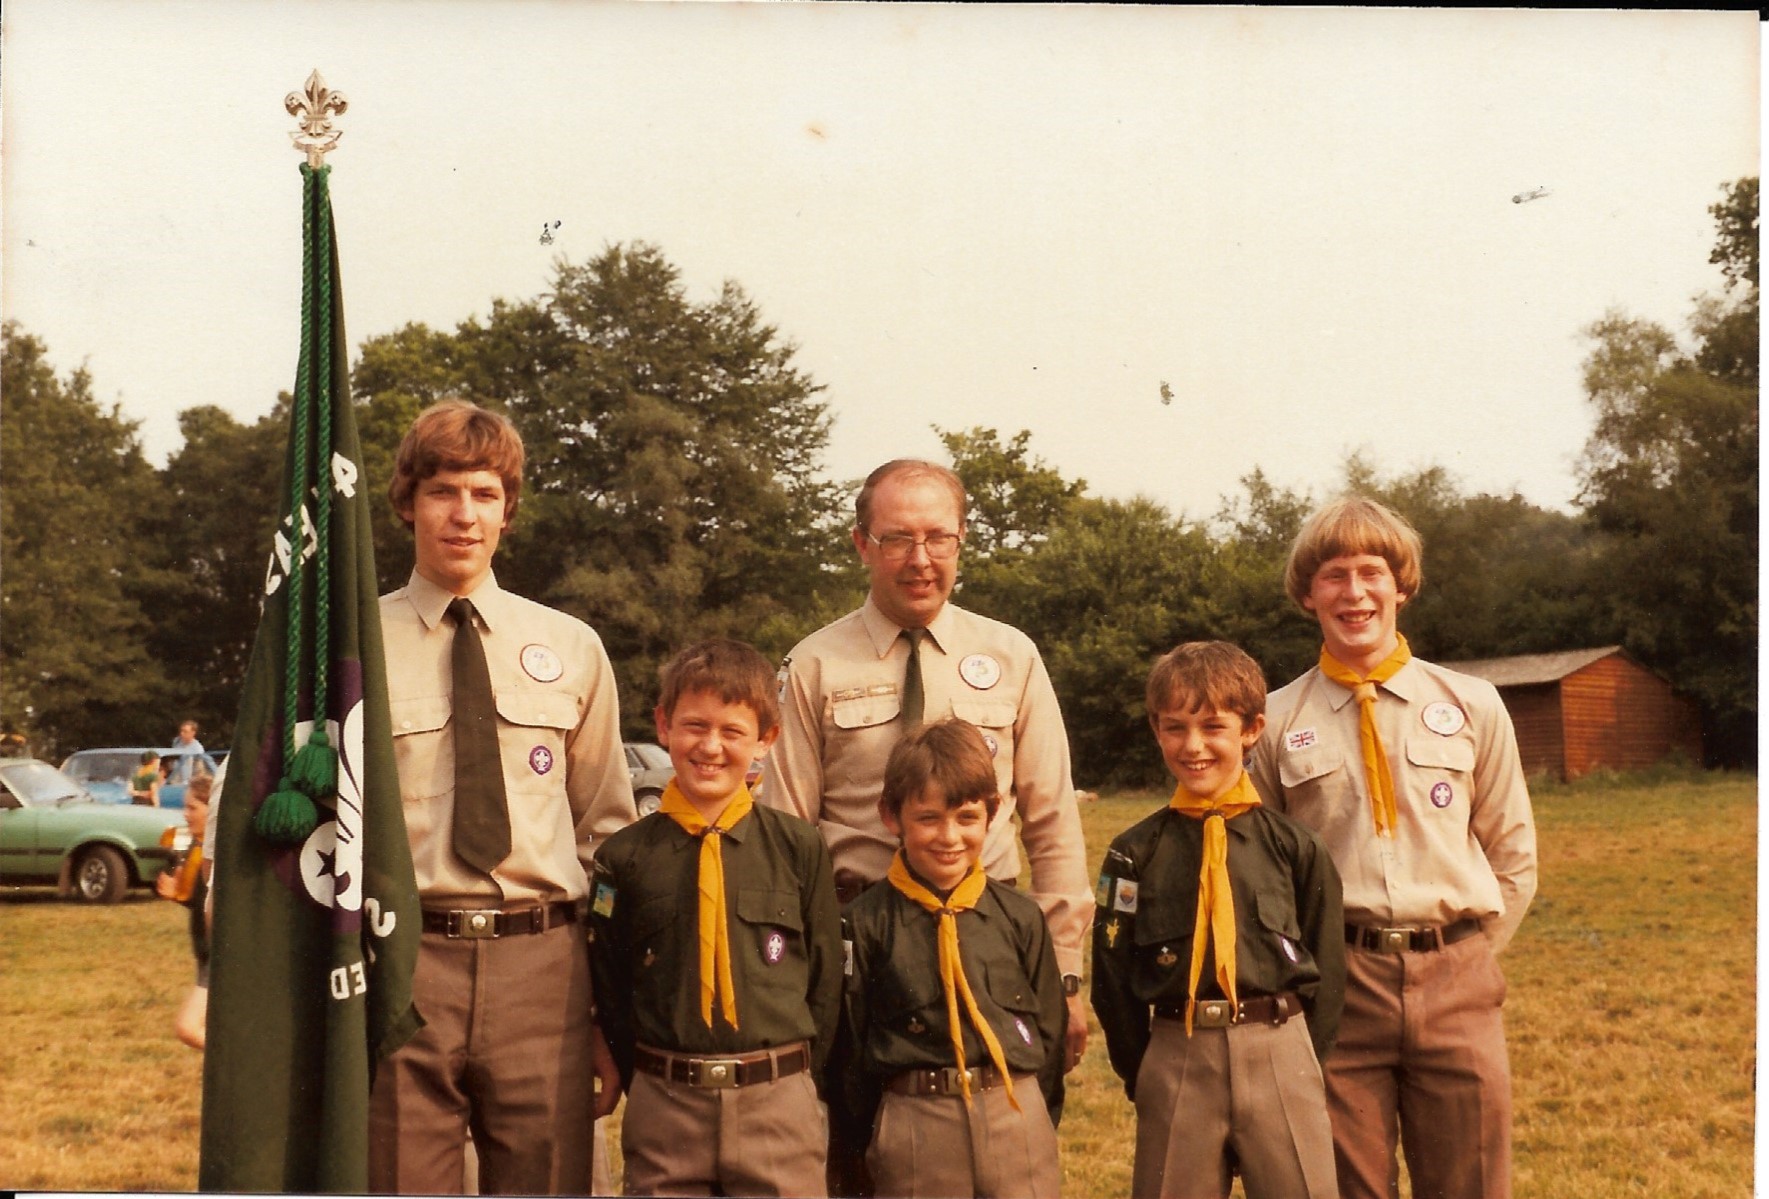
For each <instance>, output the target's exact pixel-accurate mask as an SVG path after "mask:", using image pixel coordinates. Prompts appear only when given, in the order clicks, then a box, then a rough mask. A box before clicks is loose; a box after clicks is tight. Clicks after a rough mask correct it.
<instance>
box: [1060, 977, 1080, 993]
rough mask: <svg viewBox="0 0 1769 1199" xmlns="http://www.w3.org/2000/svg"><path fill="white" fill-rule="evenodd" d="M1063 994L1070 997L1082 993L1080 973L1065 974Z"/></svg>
mask: <svg viewBox="0 0 1769 1199" xmlns="http://www.w3.org/2000/svg"><path fill="white" fill-rule="evenodd" d="M1063 994H1064V995H1066V996H1069V997H1070V998H1073V997H1075V996H1076V995H1079V994H1081V976H1080V975H1079V974H1065V975H1063Z"/></svg>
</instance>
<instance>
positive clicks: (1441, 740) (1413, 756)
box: [1396, 735, 1474, 814]
mask: <svg viewBox="0 0 1769 1199" xmlns="http://www.w3.org/2000/svg"><path fill="white" fill-rule="evenodd" d="M1407 766H1408V771H1407V774H1408V777H1407V780H1406V782H1405V783H1404V784H1401V783H1400V782H1399V781H1398V780H1397V784H1396V785H1397V788H1398V787H1402V786H1404V787H1405V788H1406V790H1407V791H1408V793H1409V796H1410V797H1411V798H1413V799H1414V800H1415V802H1423V803H1429V804H1430V805H1431V810H1432V811H1442V810H1445V809H1449V808H1455V809H1457V810H1459V811H1461V812H1463V813H1464V814H1466V813H1467V812H1468V810H1469V797H1470V795H1471V793H1472V789H1473V777H1474V742H1473V741H1471V740H1468V739H1466V738H1464V737H1438V736H1435V735H1434V736H1429V737H1427V736H1424V735H1418V736H1413V737H1409V738H1407Z"/></svg>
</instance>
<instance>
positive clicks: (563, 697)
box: [497, 687, 578, 794]
mask: <svg viewBox="0 0 1769 1199" xmlns="http://www.w3.org/2000/svg"><path fill="white" fill-rule="evenodd" d="M497 708H498V748H499V752H500V754H501V755H502V757H503V765H504V780H505V782H506V783H507V784H508V786H509V790H511V791H515V792H546V793H549V794H550V793H552V792H553V791H554V790H555V788H557V789H558V790H559V791H561V792H562V791H563V790H564V784H563V782H560V781H557V780H561V779H562V778H563V776H564V773H565V739H566V737H567V736H568V735H569V734H570V733H571V730H572V729H574V728H576V727H577V722H578V708H577V697H576V696H574V695H571V694H569V693H567V692H563V691H541V690H538V689H530V688H525V687H516V688H506V689H505V690H502V691H499V692H498V693H497Z"/></svg>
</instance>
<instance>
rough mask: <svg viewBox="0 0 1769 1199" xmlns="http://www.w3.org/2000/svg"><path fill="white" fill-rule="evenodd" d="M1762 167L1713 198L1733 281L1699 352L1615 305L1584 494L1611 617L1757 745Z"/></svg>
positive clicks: (1731, 745) (1722, 727) (1595, 393)
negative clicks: (1758, 252)
mask: <svg viewBox="0 0 1769 1199" xmlns="http://www.w3.org/2000/svg"><path fill="white" fill-rule="evenodd" d="M1756 202H1757V181H1756V180H1755V179H1754V178H1752V179H1744V180H1740V181H1739V182H1738V183H1736V184H1733V185H1732V186H1731V188H1729V189H1728V192H1727V198H1726V200H1725V201H1724V202H1722V203H1720V204H1716V205H1714V207H1713V208H1712V209H1710V211H1711V212H1712V213H1713V214H1714V216H1715V218H1716V221H1717V222H1718V225H1719V235H1718V240H1717V242H1716V245H1715V248H1714V253H1713V255H1712V257H1711V259H1710V261H1713V262H1715V263H1718V264H1720V265H1721V267H1722V270H1723V271H1724V273H1725V275H1726V277H1727V281H1728V288H1729V292H1730V294H1729V295H1728V296H1727V297H1725V298H1720V297H1708V298H1706V299H1704V300H1702V301H1700V302H1698V304H1697V306H1696V309H1695V312H1694V314H1693V316H1692V318H1691V320H1690V330H1691V333H1692V334H1693V336H1694V338H1695V341H1696V348H1695V350H1694V352H1693V353H1685V352H1684V351H1683V350H1682V349H1681V348H1680V347H1679V346H1678V344H1677V340H1676V338H1675V337H1674V336H1673V335H1672V334H1671V333H1670V332H1669V331H1668V330H1666V329H1664V328H1663V327H1662V326H1659V325H1656V324H1654V323H1652V322H1649V321H1642V320H1637V319H1633V318H1630V317H1627V316H1626V315H1624V314H1622V313H1619V312H1613V311H1612V312H1610V313H1608V314H1606V315H1605V316H1604V317H1603V318H1602V319H1601V320H1599V321H1597V322H1596V323H1594V324H1593V325H1591V326H1590V328H1588V329H1587V330H1586V334H1587V336H1588V337H1589V338H1590V339H1591V342H1592V343H1593V348H1592V351H1591V354H1590V356H1589V357H1588V358H1587V359H1586V363H1585V391H1586V394H1587V396H1588V398H1589V399H1590V402H1591V404H1592V406H1593V407H1594V408H1595V409H1596V416H1597V419H1596V426H1595V428H1594V430H1593V432H1592V434H1591V438H1590V440H1589V441H1588V442H1587V443H1586V446H1585V453H1584V456H1583V458H1582V460H1581V462H1580V465H1579V478H1580V484H1581V486H1580V492H1579V503H1580V506H1581V507H1583V508H1584V510H1585V512H1586V513H1587V514H1588V516H1589V518H1590V520H1591V522H1592V524H1593V526H1594V527H1595V529H1596V530H1597V531H1598V533H1599V535H1600V537H1601V542H1600V546H1599V549H1598V553H1597V558H1596V562H1595V564H1594V568H1595V570H1596V572H1597V576H1596V577H1600V578H1601V579H1603V580H1604V583H1605V586H1604V589H1603V594H1602V604H1603V609H1604V612H1605V619H1606V623H1607V624H1609V625H1610V626H1611V627H1613V628H1615V629H1617V630H1619V634H1620V640H1621V641H1622V643H1623V644H1624V645H1626V646H1627V647H1628V648H1629V649H1630V650H1631V651H1633V652H1634V653H1635V654H1636V655H1637V656H1639V657H1640V659H1641V660H1642V661H1644V662H1646V663H1647V664H1648V665H1650V666H1653V667H1655V668H1656V669H1658V670H1659V671H1661V672H1662V673H1663V674H1664V675H1665V676H1666V677H1667V678H1669V679H1670V680H1671V682H1672V683H1673V684H1675V685H1676V686H1678V687H1680V688H1682V689H1684V690H1686V691H1688V692H1689V693H1691V694H1692V695H1694V696H1695V698H1696V699H1697V700H1698V702H1699V703H1700V704H1701V707H1702V713H1703V725H1704V732H1705V735H1706V739H1707V752H1708V756H1709V757H1710V759H1711V760H1714V761H1718V762H1722V763H1726V764H1740V763H1754V762H1755V761H1756V716H1757V697H1756V651H1757V583H1758V579H1757V565H1758V500H1757V485H1758V468H1757V463H1758V427H1757V422H1758V408H1757V368H1756V361H1757V345H1758V323H1759V317H1758V298H1757V274H1758V272H1757V257H1756V229H1757V209H1756Z"/></svg>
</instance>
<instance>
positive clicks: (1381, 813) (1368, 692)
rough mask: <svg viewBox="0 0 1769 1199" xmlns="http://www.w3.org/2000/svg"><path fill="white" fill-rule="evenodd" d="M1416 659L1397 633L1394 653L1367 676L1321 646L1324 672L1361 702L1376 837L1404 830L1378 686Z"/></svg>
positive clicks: (1359, 730)
mask: <svg viewBox="0 0 1769 1199" xmlns="http://www.w3.org/2000/svg"><path fill="white" fill-rule="evenodd" d="M1412 660H1413V651H1412V650H1411V649H1410V648H1409V647H1408V646H1407V639H1406V638H1405V637H1403V636H1401V635H1400V634H1399V633H1396V634H1395V640H1394V650H1393V652H1391V653H1390V654H1389V655H1388V656H1387V657H1386V658H1384V659H1382V661H1381V662H1379V663H1378V664H1377V665H1376V669H1374V670H1372V671H1371V672H1370V673H1369V674H1367V675H1359V674H1358V673H1357V671H1355V670H1353V669H1352V668H1351V667H1349V666H1347V665H1345V663H1343V662H1341V661H1340V660H1339V659H1337V658H1335V657H1334V656H1333V655H1332V654H1330V653H1328V652H1327V647H1326V646H1324V645H1323V646H1322V647H1321V673H1322V674H1324V675H1326V676H1327V677H1328V678H1329V679H1332V680H1333V681H1334V682H1335V683H1338V684H1340V685H1341V686H1345V687H1349V688H1351V693H1352V695H1353V696H1354V697H1355V698H1356V699H1357V740H1358V746H1359V748H1361V749H1362V750H1363V753H1364V778H1365V779H1366V780H1368V782H1369V784H1370V810H1371V813H1372V814H1373V815H1374V816H1375V818H1376V835H1377V836H1378V837H1393V836H1394V834H1395V830H1396V829H1398V828H1399V827H1400V813H1399V812H1398V811H1397V810H1396V808H1395V806H1394V776H1393V775H1392V774H1390V773H1389V770H1388V751H1387V750H1385V749H1383V748H1382V734H1381V733H1380V732H1379V731H1378V730H1377V728H1376V684H1377V683H1386V682H1387V681H1388V680H1389V679H1391V678H1393V677H1394V676H1395V674H1396V673H1397V672H1398V671H1399V670H1400V668H1401V667H1403V666H1405V665H1406V664H1407V663H1408V662H1411V661H1412Z"/></svg>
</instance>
